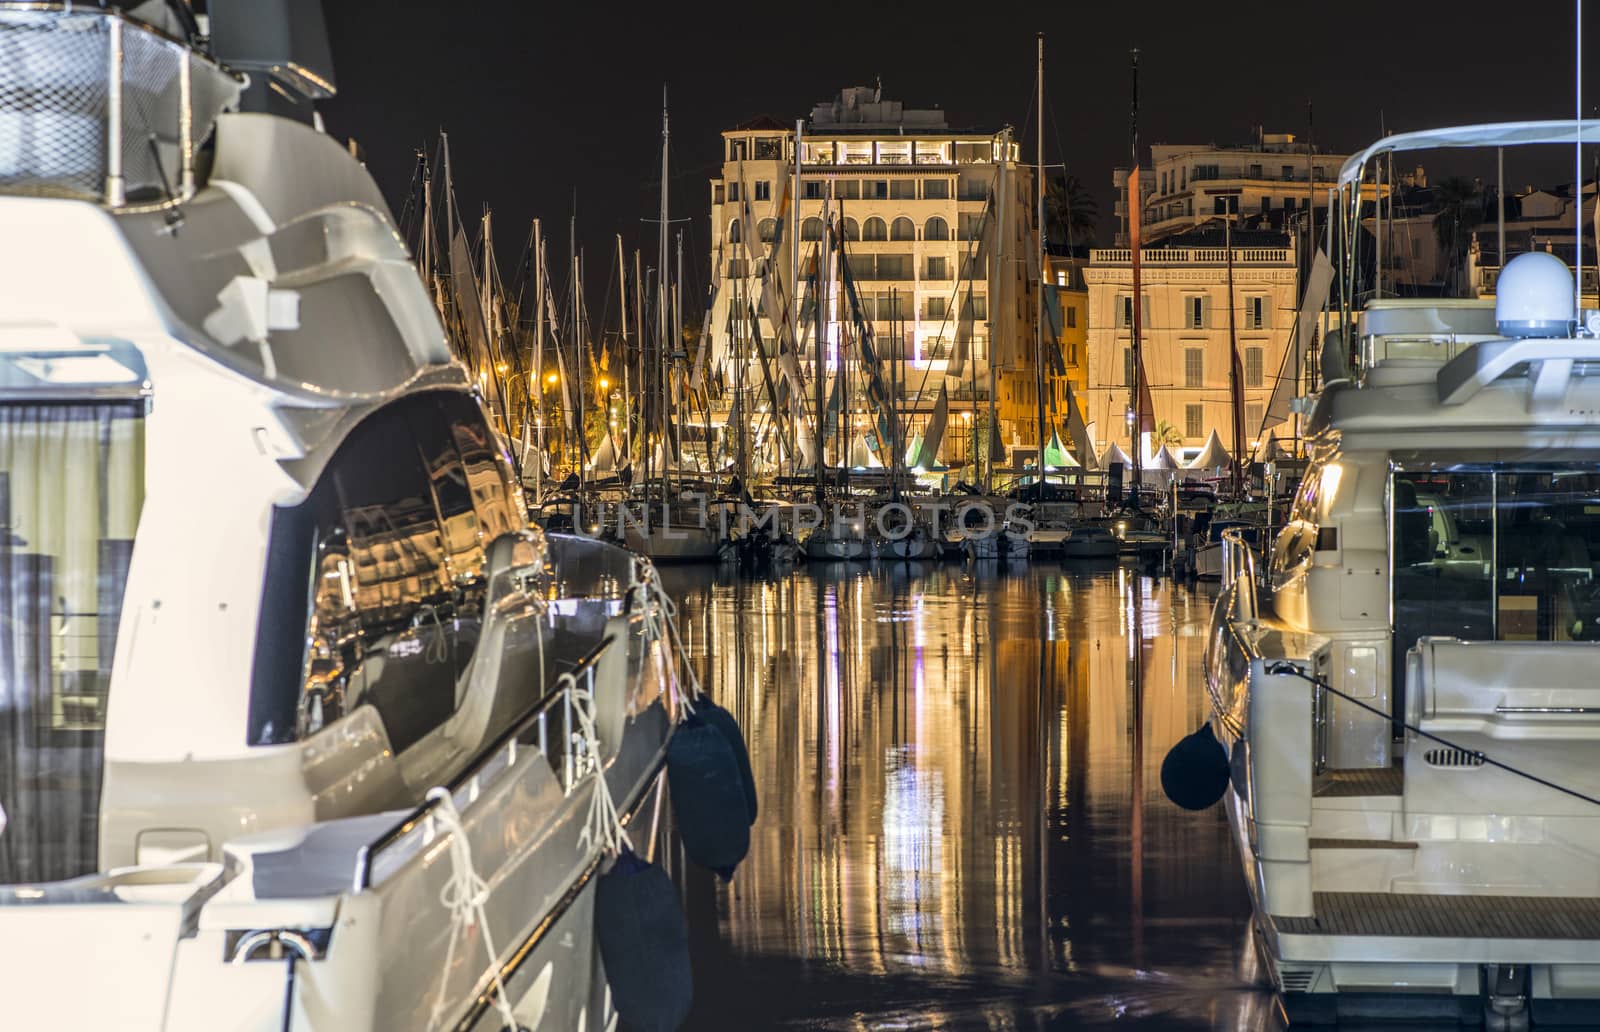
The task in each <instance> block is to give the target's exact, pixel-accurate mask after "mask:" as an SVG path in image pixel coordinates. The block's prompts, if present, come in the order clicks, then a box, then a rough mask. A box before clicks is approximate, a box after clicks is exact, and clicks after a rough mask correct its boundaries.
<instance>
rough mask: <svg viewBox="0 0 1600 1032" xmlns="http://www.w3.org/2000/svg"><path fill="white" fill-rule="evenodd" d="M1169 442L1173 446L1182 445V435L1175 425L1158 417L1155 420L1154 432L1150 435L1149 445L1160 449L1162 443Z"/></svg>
mask: <svg viewBox="0 0 1600 1032" xmlns="http://www.w3.org/2000/svg"><path fill="white" fill-rule="evenodd" d="M1169 444H1170V445H1172V446H1173V447H1174V448H1178V447H1181V446H1182V445H1183V435H1182V434H1181V433H1179V432H1178V428H1177V427H1175V426H1173V425H1172V424H1171V423H1169V422H1167V421H1166V420H1165V419H1158V420H1156V428H1155V432H1154V433H1152V434H1151V435H1150V447H1151V448H1154V449H1155V450H1157V451H1160V450H1161V448H1162V447H1163V446H1164V445H1169Z"/></svg>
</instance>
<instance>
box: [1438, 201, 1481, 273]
mask: <svg viewBox="0 0 1600 1032" xmlns="http://www.w3.org/2000/svg"><path fill="white" fill-rule="evenodd" d="M1433 199H1434V203H1435V204H1436V205H1437V206H1438V208H1439V211H1438V213H1437V214H1436V215H1434V217H1433V233H1434V236H1435V237H1437V238H1438V241H1439V250H1440V252H1441V254H1442V257H1443V259H1444V271H1443V276H1442V278H1443V279H1444V280H1445V282H1446V283H1449V282H1450V279H1451V276H1452V275H1453V273H1454V271H1455V270H1456V269H1459V268H1460V267H1461V262H1462V260H1463V259H1464V258H1465V257H1466V254H1467V244H1468V243H1469V242H1470V241H1471V239H1472V231H1473V230H1474V229H1476V228H1477V227H1478V226H1479V224H1481V223H1482V222H1483V192H1482V190H1480V189H1479V187H1478V184H1477V183H1475V182H1473V181H1472V180H1470V179H1465V178H1463V177H1461V176H1451V177H1449V178H1447V179H1442V180H1440V181H1439V182H1438V183H1436V184H1434V187H1433Z"/></svg>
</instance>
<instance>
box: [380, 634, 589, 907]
mask: <svg viewBox="0 0 1600 1032" xmlns="http://www.w3.org/2000/svg"><path fill="white" fill-rule="evenodd" d="M615 641H616V635H614V634H608V635H606V636H605V637H604V638H603V639H601V641H600V643H599V644H597V645H596V646H595V647H594V648H592V649H590V650H589V651H588V652H587V653H585V654H584V656H583V657H582V658H581V659H579V660H578V662H577V663H576V664H574V665H573V667H572V669H571V670H569V671H567V673H570V674H571V675H572V676H573V677H578V676H581V675H584V674H587V675H588V676H589V678H590V682H591V683H590V687H591V688H593V678H594V669H595V666H596V665H597V664H598V663H599V661H600V657H601V656H602V655H604V653H605V651H606V649H608V648H610V647H611V645H612V643H613V642H615ZM563 701H566V702H568V703H569V704H570V695H569V694H568V692H567V691H566V690H564V689H563V690H558V691H552V692H549V693H548V694H546V695H545V696H544V697H543V698H542V699H540V700H539V701H538V702H536V703H534V704H533V705H532V706H530V707H529V708H528V709H527V710H526V711H525V712H524V713H523V715H522V716H521V717H520V718H519V719H517V720H516V721H515V722H514V723H513V724H512V725H511V726H510V727H508V728H506V729H505V730H504V731H502V732H501V733H500V734H499V735H497V736H496V737H495V739H494V741H492V742H490V743H489V744H488V745H486V746H484V747H483V748H482V749H480V750H479V751H478V753H477V755H475V756H474V757H473V758H472V760H471V761H470V762H469V763H468V764H467V765H466V767H464V768H463V769H462V771H461V773H459V774H457V775H456V776H455V777H454V778H452V779H451V780H450V782H449V783H448V784H446V785H445V786H444V787H445V789H446V791H448V792H449V793H450V794H451V795H452V796H454V795H455V794H456V793H457V792H458V791H460V790H461V789H463V788H465V787H467V786H468V785H469V784H470V783H471V782H472V781H473V780H474V779H475V778H477V777H478V775H479V774H481V773H482V772H483V771H484V769H485V768H486V767H488V765H489V763H490V761H491V760H493V759H494V758H495V757H496V756H498V755H499V754H500V753H501V752H502V751H506V752H509V754H510V759H509V760H508V762H507V766H508V767H509V766H510V765H511V763H514V762H516V743H517V739H519V738H520V737H522V735H523V734H525V733H526V732H527V731H528V730H529V729H530V728H531V727H533V725H534V724H535V723H539V722H541V721H542V720H543V719H544V716H545V714H546V713H547V712H548V711H549V710H550V709H552V708H553V707H554V706H555V705H556V704H557V703H559V702H563ZM539 748H540V751H541V752H547V749H548V743H547V742H546V741H545V739H544V730H543V726H542V724H541V728H540V741H539ZM570 766H571V765H570V764H568V765H567V767H568V768H569V769H568V770H567V778H566V781H568V782H570V780H571V773H572V772H571V770H570ZM562 787H563V788H568V787H570V785H569V784H563V786H562ZM438 805H439V803H438V801H437V800H435V799H429V800H427V801H425V802H423V803H422V804H421V805H419V806H418V807H417V808H416V809H414V810H412V811H411V812H410V813H408V814H406V816H405V817H403V818H401V819H400V820H399V821H398V822H397V823H395V824H394V825H393V826H391V827H390V828H389V830H387V831H385V832H384V833H383V834H381V835H379V836H378V837H377V838H375V839H373V840H372V841H371V842H369V843H367V844H366V845H364V846H362V847H361V848H360V849H359V850H358V851H357V852H356V869H355V878H354V880H353V884H352V887H353V889H354V891H356V892H365V891H366V890H367V889H369V888H371V887H372V865H373V861H374V860H375V859H376V857H377V856H378V854H379V853H382V852H383V851H384V850H386V849H388V848H389V847H391V846H393V845H394V844H395V843H396V842H399V841H400V840H401V839H403V838H405V837H406V836H407V835H409V834H410V833H411V832H412V831H414V830H416V828H417V825H418V824H420V823H421V822H422V820H423V819H424V818H425V817H427V816H428V815H429V814H431V813H432V812H433V811H434V809H435V808H436V807H437V806H438Z"/></svg>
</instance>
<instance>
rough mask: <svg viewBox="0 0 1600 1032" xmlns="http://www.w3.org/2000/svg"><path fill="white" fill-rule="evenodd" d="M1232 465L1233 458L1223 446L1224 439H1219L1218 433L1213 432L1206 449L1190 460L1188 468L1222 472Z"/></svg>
mask: <svg viewBox="0 0 1600 1032" xmlns="http://www.w3.org/2000/svg"><path fill="white" fill-rule="evenodd" d="M1232 465H1233V456H1231V455H1229V454H1228V449H1226V448H1224V447H1223V446H1222V438H1220V437H1218V436H1217V432H1216V431H1215V430H1213V431H1211V436H1210V437H1207V438H1206V444H1205V447H1204V448H1201V449H1200V454H1199V455H1196V456H1195V457H1194V458H1193V459H1191V460H1189V465H1188V466H1187V467H1186V468H1188V469H1196V470H1198V469H1203V470H1217V471H1219V472H1220V471H1221V470H1222V469H1224V468H1226V467H1229V466H1232Z"/></svg>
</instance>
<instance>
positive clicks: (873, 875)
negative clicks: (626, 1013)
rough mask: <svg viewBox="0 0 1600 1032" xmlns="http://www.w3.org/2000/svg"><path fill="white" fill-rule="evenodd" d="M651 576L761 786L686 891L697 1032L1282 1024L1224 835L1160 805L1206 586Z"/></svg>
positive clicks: (1222, 829)
mask: <svg viewBox="0 0 1600 1032" xmlns="http://www.w3.org/2000/svg"><path fill="white" fill-rule="evenodd" d="M663 579H664V580H665V582H666V584H667V587H668V589H669V590H670V591H672V593H673V594H674V595H675V596H676V597H678V599H679V603H680V605H679V617H678V619H679V622H680V629H681V631H682V633H683V638H684V641H685V645H686V647H687V648H688V650H689V652H690V654H691V656H692V657H693V658H694V662H695V663H696V665H697V667H698V668H699V670H700V671H701V676H702V679H703V680H704V681H705V683H706V684H707V686H708V690H710V691H711V692H712V694H713V695H714V696H715V697H716V698H717V699H718V701H720V702H721V703H722V704H723V705H725V706H727V707H728V708H729V709H730V710H732V711H733V713H734V714H735V715H736V716H737V717H738V718H739V720H740V722H741V724H742V725H743V726H744V728H745V733H746V736H747V738H748V740H749V744H750V752H751V762H752V764H753V766H754V768H755V772H756V777H757V780H758V782H759V784H760V787H761V818H760V821H759V822H758V824H757V825H756V827H755V828H754V829H753V833H752V835H753V837H752V845H751V855H750V858H749V859H748V860H747V861H746V862H745V864H744V865H743V866H742V867H741V868H740V870H739V873H738V876H737V877H736V879H735V882H734V885H733V886H732V887H731V889H730V888H718V887H714V886H713V885H711V884H710V882H709V880H708V879H693V880H691V883H690V884H689V886H688V887H687V899H688V904H689V909H690V919H691V923H692V924H693V926H694V929H695V938H696V941H695V956H694V962H695V968H696V997H697V1003H696V1011H695V1014H694V1016H693V1020H692V1022H691V1027H694V1028H701V1029H721V1028H796V1029H835V1028H839V1029H856V1028H862V1029H865V1028H874V1029H877V1028H907V1029H910V1028H918V1029H921V1028H940V1029H1066V1028H1079V1027H1083V1026H1085V1025H1098V1024H1109V1023H1126V1022H1129V1021H1133V1022H1136V1023H1137V1024H1138V1025H1139V1027H1141V1028H1144V1027H1156V1026H1165V1027H1193V1028H1252V1029H1253V1028H1262V1027H1270V1025H1271V1023H1272V1018H1271V1011H1272V1008H1271V998H1270V996H1269V995H1268V994H1267V993H1265V992H1264V991H1262V990H1260V989H1258V988H1256V986H1255V984H1254V977H1255V973H1254V967H1253V962H1252V961H1251V959H1250V950H1249V940H1248V915H1249V904H1248V900H1247V898H1246V896H1245V892H1244V885H1243V881H1242V878H1241V876H1240V873H1239V864H1238V859H1237V857H1236V856H1235V853H1234V850H1233V846H1232V845H1231V843H1230V841H1229V839H1228V832H1227V823H1226V820H1225V818H1224V817H1223V815H1222V813H1221V811H1220V809H1219V810H1216V811H1214V812H1210V813H1205V814H1199V815H1194V814H1187V813H1184V812H1182V811H1179V810H1177V809H1176V808H1175V807H1173V806H1172V805H1171V804H1170V803H1168V802H1167V801H1166V800H1165V798H1163V797H1162V795H1161V789H1160V781H1159V771H1160V764H1161V759H1162V757H1163V756H1164V755H1165V753H1166V750H1167V748H1168V746H1170V745H1171V743H1172V742H1174V741H1176V740H1177V739H1178V738H1180V737H1182V736H1183V735H1184V734H1186V733H1188V732H1189V731H1191V730H1193V729H1194V728H1195V727H1196V726H1198V725H1199V724H1200V722H1201V721H1202V719H1203V714H1204V702H1203V694H1202V693H1201V692H1200V691H1199V690H1198V684H1199V682H1198V677H1199V673H1200V669H1201V654H1202V652H1203V650H1204V647H1205V625H1206V620H1207V618H1208V615H1209V611H1210V606H1211V594H1210V591H1209V589H1204V588H1202V589H1199V590H1195V589H1191V588H1187V587H1184V586H1174V585H1173V584H1172V583H1171V582H1169V581H1165V580H1159V579H1151V578H1148V577H1143V576H1140V575H1139V573H1138V572H1137V571H1136V570H1134V569H1132V568H1128V567H1117V566H1108V567H1102V568H1099V569H1095V570H1081V571H1073V570H1068V569H1064V568H1062V567H1059V566H1034V567H1031V568H1029V569H1027V570H1025V571H1023V572H1018V573H1009V574H999V573H994V572H988V573H983V574H974V573H973V572H972V570H971V568H970V567H968V568H963V567H961V566H955V565H936V564H930V565H926V566H909V565H900V566H885V567H878V568H870V569H869V568H864V567H855V568H846V567H836V568H827V567H823V568H821V569H818V568H815V567H812V568H807V569H802V570H800V571H798V572H796V573H793V574H791V575H788V576H785V577H782V578H779V579H776V580H771V581H741V580H738V579H737V578H733V577H729V576H726V575H718V574H712V573H709V572H705V571H694V570H670V569H669V570H664V571H663ZM1130 628H1138V630H1139V633H1138V634H1137V636H1133V635H1130V634H1129V629H1130ZM1136 644H1137V649H1136V648H1135V645H1136ZM819 646H820V647H819ZM1136 727H1137V728H1138V729H1140V730H1141V731H1142V733H1136Z"/></svg>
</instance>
